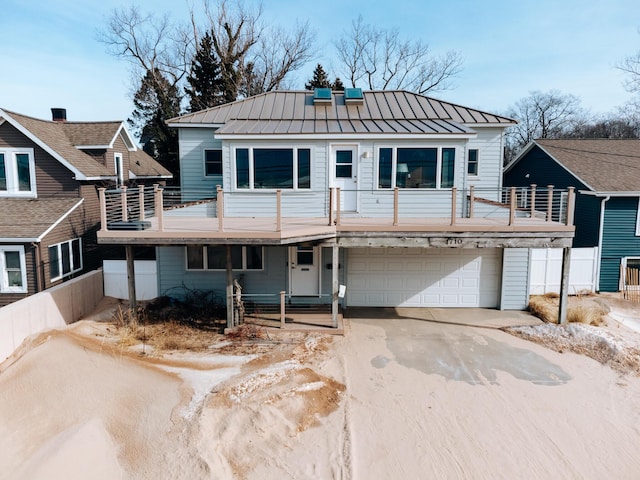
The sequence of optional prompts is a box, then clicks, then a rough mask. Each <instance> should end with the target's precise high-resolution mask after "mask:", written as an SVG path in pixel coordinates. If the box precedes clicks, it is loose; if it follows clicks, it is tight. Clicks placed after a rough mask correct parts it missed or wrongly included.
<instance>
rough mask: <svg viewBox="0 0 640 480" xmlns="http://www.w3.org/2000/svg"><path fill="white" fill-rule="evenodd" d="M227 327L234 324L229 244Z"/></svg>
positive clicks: (231, 266)
mask: <svg viewBox="0 0 640 480" xmlns="http://www.w3.org/2000/svg"><path fill="white" fill-rule="evenodd" d="M226 273H227V328H232V327H234V326H235V324H236V322H235V320H234V318H233V263H232V261H231V245H227V262H226Z"/></svg>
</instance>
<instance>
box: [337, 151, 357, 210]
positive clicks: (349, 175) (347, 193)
mask: <svg viewBox="0 0 640 480" xmlns="http://www.w3.org/2000/svg"><path fill="white" fill-rule="evenodd" d="M357 160H358V147H357V146H356V145H346V146H345V145H336V146H334V147H333V186H334V187H337V188H339V189H340V210H342V211H345V212H355V211H356V210H357V206H358V205H357V199H358V192H357V185H358V182H357V174H358V163H357Z"/></svg>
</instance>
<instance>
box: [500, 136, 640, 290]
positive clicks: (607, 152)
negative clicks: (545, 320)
mask: <svg viewBox="0 0 640 480" xmlns="http://www.w3.org/2000/svg"><path fill="white" fill-rule="evenodd" d="M531 184H536V185H537V186H538V189H546V187H547V185H554V187H555V188H560V189H562V188H568V187H575V188H576V191H577V192H578V195H576V205H575V227H576V232H575V238H574V241H573V246H574V247H598V252H599V253H598V255H599V259H598V280H597V284H598V290H599V291H601V292H616V291H619V290H621V289H622V287H623V286H624V284H625V281H626V279H625V267H626V266H629V267H636V266H640V221H639V220H640V219H639V216H638V215H639V213H640V208H639V205H638V202H639V201H640V140H621V139H597V140H587V139H571V140H549V139H542V140H535V141H533V142H531V143H530V144H529V145H527V147H526V148H525V149H524V150H523V151H522V152H521V153H520V154H519V155H518V157H517V158H516V159H515V160H514V161H512V162H511V163H510V164H509V165H508V166H507V167H506V168H505V172H504V185H505V186H516V187H520V186H522V187H524V186H527V187H528V186H530V185H531Z"/></svg>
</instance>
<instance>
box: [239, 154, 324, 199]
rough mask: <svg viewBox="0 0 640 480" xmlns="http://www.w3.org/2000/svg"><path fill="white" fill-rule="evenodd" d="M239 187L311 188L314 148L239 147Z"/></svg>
mask: <svg viewBox="0 0 640 480" xmlns="http://www.w3.org/2000/svg"><path fill="white" fill-rule="evenodd" d="M235 152H236V188H239V189H241V188H242V189H244V188H248V189H308V188H311V149H309V148H237V149H236V151H235Z"/></svg>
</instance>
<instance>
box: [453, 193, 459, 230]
mask: <svg viewBox="0 0 640 480" xmlns="http://www.w3.org/2000/svg"><path fill="white" fill-rule="evenodd" d="M457 200H458V189H457V188H456V187H453V188H452V189H451V226H453V225H455V224H456V215H457V212H456V210H457Z"/></svg>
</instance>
